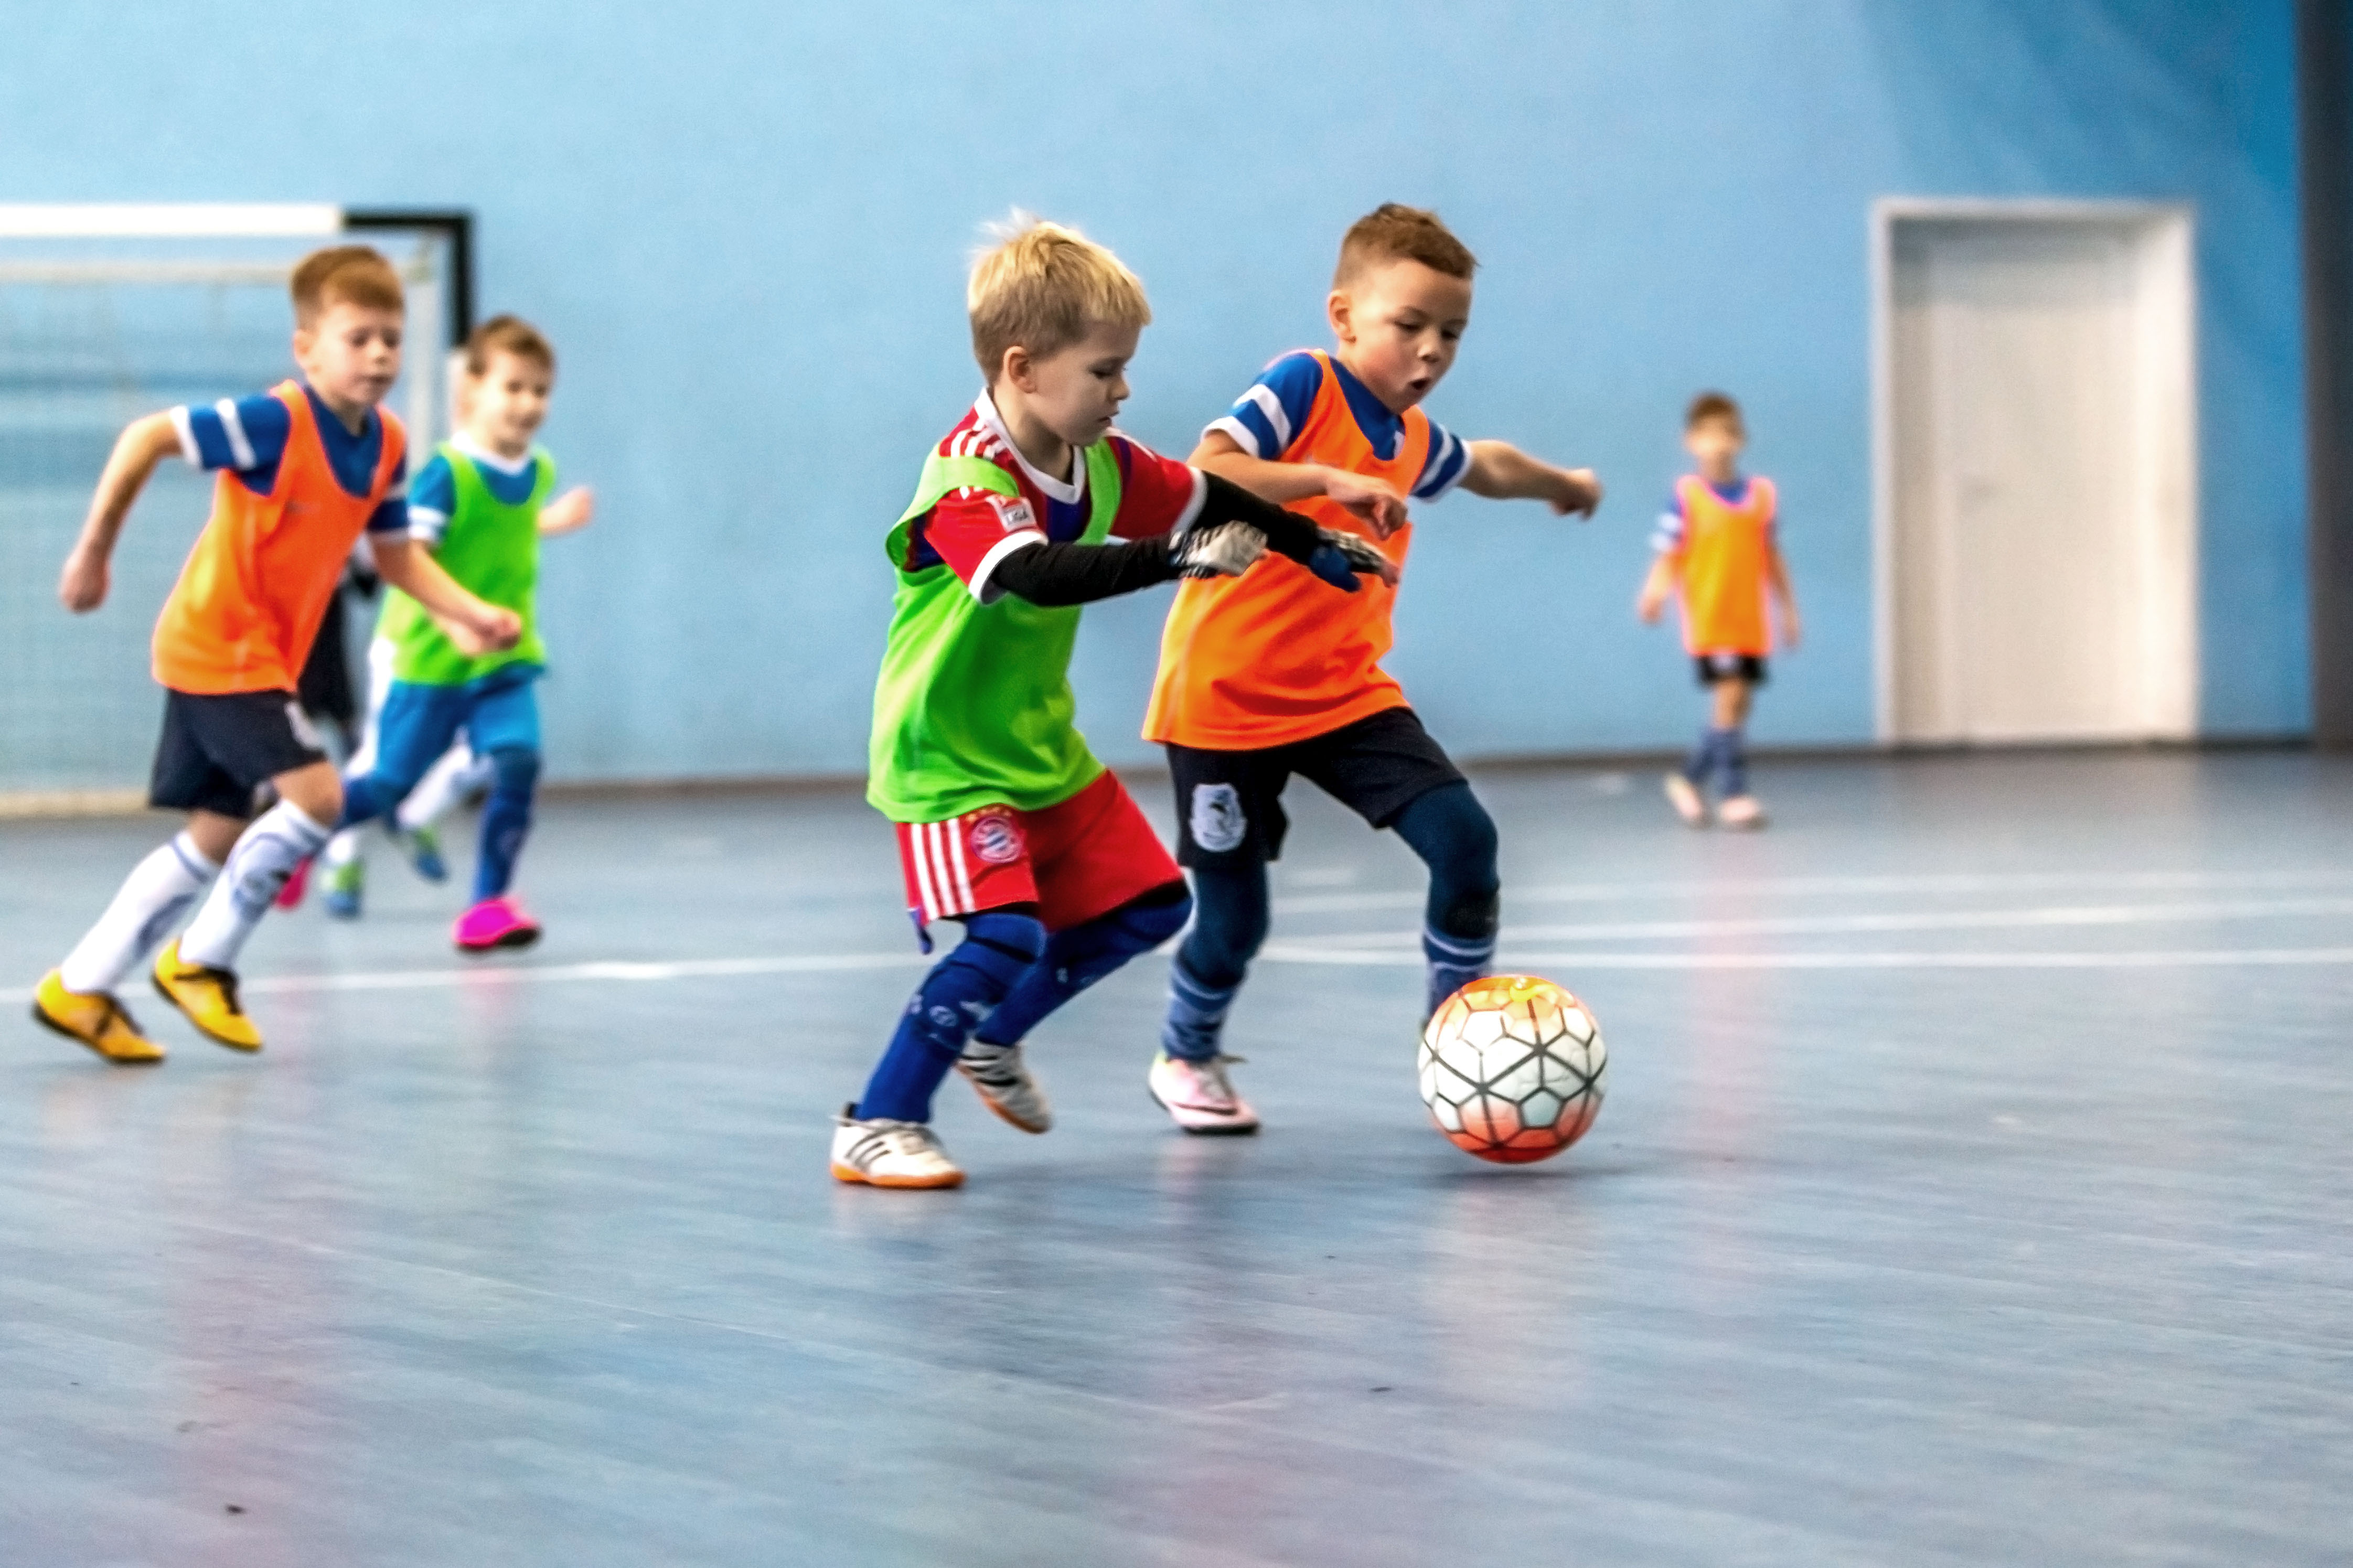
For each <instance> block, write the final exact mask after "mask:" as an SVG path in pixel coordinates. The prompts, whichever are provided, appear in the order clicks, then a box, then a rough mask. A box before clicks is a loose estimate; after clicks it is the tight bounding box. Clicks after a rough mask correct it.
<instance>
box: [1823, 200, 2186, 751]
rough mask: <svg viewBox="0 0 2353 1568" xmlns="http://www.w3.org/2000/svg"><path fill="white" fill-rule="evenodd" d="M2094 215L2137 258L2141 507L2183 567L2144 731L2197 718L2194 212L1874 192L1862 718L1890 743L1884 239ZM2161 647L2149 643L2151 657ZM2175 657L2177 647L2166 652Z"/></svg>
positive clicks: (1890, 466)
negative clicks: (1922, 228)
mask: <svg viewBox="0 0 2353 1568" xmlns="http://www.w3.org/2000/svg"><path fill="white" fill-rule="evenodd" d="M1939 221H1942V222H1955V221H1960V222H1971V223H2000V222H2021V223H2053V222H2058V223H2072V224H2085V223H2091V224H2105V225H2113V226H2116V227H2118V228H2120V229H2125V230H2128V231H2130V232H2131V233H2132V235H2133V237H2134V238H2135V240H2136V242H2137V250H2138V256H2139V261H2140V265H2142V266H2143V267H2145V268H2147V269H2148V271H2147V275H2146V277H2147V290H2148V291H2147V292H2144V293H2143V294H2142V295H2141V296H2140V299H2141V302H2142V303H2143V304H2144V305H2145V306H2153V307H2154V308H2152V309H2148V310H2145V311H2144V313H2143V314H2144V319H2143V320H2142V321H2141V322H2140V323H2139V327H2140V331H2141V332H2142V334H2143V339H2142V348H2143V351H2144V352H2145V353H2150V354H2152V355H2153V356H2155V358H2156V359H2157V361H2158V363H2166V362H2171V363H2172V365H2173V374H2168V375H2165V376H2161V377H2151V378H2150V383H2151V384H2150V385H2149V386H2148V388H2147V391H2148V393H2149V395H2148V396H2147V397H2144V398H2143V399H2141V400H2139V405H2138V406H2137V409H2136V416H2137V421H2138V422H2139V424H2140V426H2141V437H2142V439H2144V440H2145V441H2148V442H2150V444H2151V446H2152V448H2153V449H2155V450H2157V451H2158V452H2159V453H2161V454H2163V455H2164V457H2165V459H2166V460H2165V461H2164V462H2163V463H2162V464H2161V465H2160V468H2159V471H2158V472H2155V473H2153V474H2151V475H2150V476H2149V482H2150V484H2151V485H2152V486H2153V487H2154V488H2155V489H2156V490H2157V491H2158V495H2157V496H2155V497H2153V498H2151V500H2149V502H2148V503H2147V504H2152V505H2164V504H2166V501H2165V497H2166V495H2167V493H2168V492H2169V493H2170V494H2171V495H2172V496H2173V497H2174V498H2176V499H2175V500H2173V501H2172V502H2171V503H2170V504H2171V506H2172V508H2173V509H2174V510H2176V511H2178V513H2179V517H2178V521H2176V523H2175V525H2174V526H2173V527H2172V528H2170V529H2167V528H2166V527H2165V524H2164V523H2163V522H2162V521H2160V524H2159V528H2160V531H2164V532H2169V533H2174V534H2178V535H2179V537H2177V538H2170V539H2166V540H2163V541H2161V542H2160V548H2161V549H2162V550H2163V551H2164V552H2165V554H2166V555H2167V557H2168V560H2169V562H2170V563H2171V565H2172V567H2173V568H2174V569H2175V570H2176V571H2179V572H2181V573H2183V574H2185V576H2186V582H2187V588H2188V596H2189V602H2188V604H2187V605H2181V606H2176V608H2175V612H2174V613H2175V616H2176V618H2177V619H2178V620H2179V621H2180V622H2181V626H2179V628H2177V630H2178V631H2180V632H2186V636H2187V639H2188V645H2189V646H2188V647H2187V649H2186V662H2185V664H2184V666H2183V668H2182V670H2181V671H2180V673H2179V678H2178V679H2173V680H2171V681H2168V686H2170V687H2173V688H2176V689H2171V690H2168V691H2167V692H2166V694H2165V696H2164V697H2163V698H2162V699H2161V700H2159V701H2158V703H2156V704H2154V705H2153V706H2154V707H2156V708H2158V709H2161V710H2163V711H2162V712H2161V713H2160V714H2158V715H2155V716H2154V721H2153V722H2152V723H2151V725H2150V726H2149V731H2148V732H2149V733H2150V734H2151V735H2152V736H2153V737H2156V738H2163V739H2181V740H2187V739H2189V738H2191V737H2192V736H2194V735H2195V734H2196V733H2197V731H2198V718H2199V684H2200V680H2199V651H2198V647H2199V636H2200V626H2199V614H2198V608H2199V606H2198V586H2199V559H2198V554H2199V550H2198V547H2199V505H2198V502H2199V494H2198V342H2197V340H2198V279H2197V213H2196V209H2195V208H2194V207H2192V206H2191V205H2189V204H2188V203H2183V202H2137V201H2052V200H2042V199H2021V200H2005V199H1997V198H1978V197H1942V196H1883V197H1881V198H1879V199H1878V200H1876V201H1874V202H1873V203H1872V204H1871V213H1870V225H1869V230H1870V268H1871V599H1872V683H1873V692H1872V702H1873V728H1874V731H1875V732H1876V734H1877V736H1878V740H1879V743H1880V744H1881V745H1883V746H1892V745H1900V744H1903V743H1904V737H1902V736H1901V735H1899V734H1898V733H1897V732H1896V722H1895V657H1896V643H1895V637H1896V626H1895V614H1896V612H1895V238H1896V229H1897V227H1898V226H1901V225H1903V224H1906V223H1936V222H1939ZM2162 651H2164V650H2161V649H2152V650H2151V652H2152V656H2154V655H2155V654H2156V653H2158V652H2162ZM2177 657H2178V656H2177Z"/></svg>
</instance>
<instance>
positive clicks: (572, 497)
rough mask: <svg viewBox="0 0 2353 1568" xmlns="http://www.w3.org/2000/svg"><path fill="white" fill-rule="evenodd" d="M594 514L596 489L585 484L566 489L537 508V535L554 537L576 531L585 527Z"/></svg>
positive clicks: (545, 537) (544, 537) (546, 537)
mask: <svg viewBox="0 0 2353 1568" xmlns="http://www.w3.org/2000/svg"><path fill="white" fill-rule="evenodd" d="M595 517H596V491H594V490H592V489H589V488H588V487H587V486H586V485H582V486H580V487H579V488H578V489H570V490H566V491H565V492H564V493H563V494H562V495H560V496H558V497H556V498H555V499H554V500H552V501H549V502H548V503H547V504H546V505H545V506H543V507H542V508H540V509H539V536H540V537H541V538H542V539H554V538H555V537H556V536H557V535H559V534H565V533H577V532H579V531H581V530H582V529H584V528H586V527H587V526H588V524H589V522H590V521H592V520H594V519H595Z"/></svg>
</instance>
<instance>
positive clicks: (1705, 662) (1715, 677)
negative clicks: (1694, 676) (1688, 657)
mask: <svg viewBox="0 0 2353 1568" xmlns="http://www.w3.org/2000/svg"><path fill="white" fill-rule="evenodd" d="M1692 663H1693V665H1694V667H1696V668H1698V670H1699V683H1700V684H1701V685H1702V686H1714V685H1715V683H1716V682H1717V681H1719V680H1745V681H1746V682H1748V684H1749V685H1751V686H1762V685H1764V684H1765V677H1766V674H1767V671H1766V668H1765V660H1764V658H1762V657H1761V656H1759V655H1757V654H1753V653H1702V654H1694V655H1693V656H1692Z"/></svg>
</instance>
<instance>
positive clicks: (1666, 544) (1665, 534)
mask: <svg viewBox="0 0 2353 1568" xmlns="http://www.w3.org/2000/svg"><path fill="white" fill-rule="evenodd" d="M1748 483H1749V481H1748V477H1747V476H1746V475H1745V474H1744V475H1742V476H1741V477H1739V478H1738V479H1734V480H1733V481H1732V482H1731V483H1730V484H1728V485H1718V484H1711V485H1709V486H1708V487H1707V488H1708V489H1712V490H1714V491H1715V493H1716V497H1717V499H1718V500H1722V501H1723V502H1724V504H1725V505H1726V506H1745V505H1746V504H1747V501H1748ZM1780 524H1781V520H1780V519H1779V518H1778V517H1776V518H1774V519H1773V521H1770V522H1768V523H1767V524H1766V525H1765V540H1766V542H1767V543H1768V544H1769V543H1771V542H1773V537H1774V533H1775V531H1776V530H1778V528H1779V527H1780ZM1686 535H1687V525H1686V523H1685V521H1684V519H1683V495H1682V493H1681V492H1680V491H1675V490H1670V491H1668V492H1667V507H1666V510H1664V511H1662V512H1661V513H1659V526H1658V527H1657V528H1655V529H1654V530H1652V531H1651V549H1652V550H1655V551H1657V552H1659V553H1660V554H1662V555H1672V554H1673V553H1674V552H1676V551H1678V550H1681V549H1682V548H1683V542H1684V539H1685V537H1686Z"/></svg>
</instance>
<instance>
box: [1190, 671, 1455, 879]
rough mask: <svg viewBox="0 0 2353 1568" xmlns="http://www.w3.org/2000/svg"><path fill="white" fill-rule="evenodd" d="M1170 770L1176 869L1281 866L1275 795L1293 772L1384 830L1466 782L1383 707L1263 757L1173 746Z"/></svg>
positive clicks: (1408, 712) (1416, 721) (1398, 712)
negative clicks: (1420, 803) (1435, 794)
mask: <svg viewBox="0 0 2353 1568" xmlns="http://www.w3.org/2000/svg"><path fill="white" fill-rule="evenodd" d="M1168 771H1169V773H1170V774H1171V775H1172V776H1173V778H1174V779H1175V781H1176V862H1177V864H1178V865H1180V866H1236V865H1242V864H1247V863H1248V862H1250V861H1253V860H1257V861H1266V860H1273V859H1276V858H1280V857H1281V855H1282V836H1283V834H1284V832H1285V831H1286V830H1287V829H1288V828H1289V827H1290V826H1291V819H1290V818H1289V817H1287V816H1284V815H1283V812H1282V787H1283V785H1285V784H1289V783H1290V782H1291V775H1292V774H1293V773H1298V774H1300V775H1302V776H1303V777H1304V778H1306V779H1307V780H1308V781H1309V782H1311V783H1313V784H1314V785H1315V786H1316V787H1317V788H1319V789H1321V790H1322V791H1323V792H1324V794H1325V795H1330V796H1331V797H1332V798H1333V799H1334V800H1336V801H1338V802H1339V803H1340V804H1341V805H1345V806H1346V807H1347V808H1348V809H1349V810H1351V811H1353V812H1355V813H1356V815H1357V816H1361V817H1363V818H1364V819H1365V820H1366V822H1369V823H1371V824H1372V825H1373V826H1375V827H1387V826H1388V825H1389V824H1390V823H1392V822H1395V821H1396V820H1397V818H1398V813H1400V812H1402V811H1404V810H1405V808H1406V807H1407V806H1409V805H1412V804H1413V803H1414V802H1415V801H1417V800H1419V799H1420V798H1421V797H1422V796H1423V795H1428V794H1429V793H1430V791H1431V790H1434V789H1440V788H1442V787H1443V786H1445V785H1447V784H1462V783H1465V782H1467V781H1465V780H1464V778H1463V777H1462V770H1461V769H1460V768H1458V767H1456V766H1455V765H1454V763H1453V759H1451V758H1450V757H1449V756H1448V755H1447V754H1446V751H1445V748H1444V747H1442V746H1440V744H1439V743H1438V742H1436V741H1434V740H1432V739H1430V731H1428V730H1425V729H1423V728H1422V725H1421V719H1420V716H1419V715H1418V714H1416V713H1415V712H1414V710H1412V709H1410V708H1390V709H1387V710H1383V711H1381V712H1378V713H1375V714H1373V715H1372V716H1371V717H1369V718H1365V719H1359V720H1357V721H1356V722H1355V723H1353V724H1345V725H1343V726H1341V727H1340V728H1339V729H1337V730H1335V731H1332V732H1331V733H1330V734H1328V735H1315V736H1312V737H1310V738H1309V739H1307V740H1304V741H1294V742H1292V743H1291V744H1289V745H1287V746H1270V747H1268V748H1267V749H1266V750H1264V751H1258V752H1213V751H1207V750H1204V749H1202V748H1200V747H1198V746H1176V745H1172V746H1170V747H1169V748H1168Z"/></svg>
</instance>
